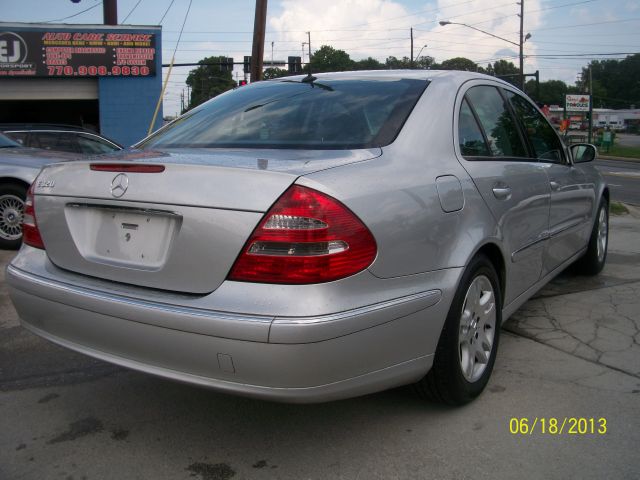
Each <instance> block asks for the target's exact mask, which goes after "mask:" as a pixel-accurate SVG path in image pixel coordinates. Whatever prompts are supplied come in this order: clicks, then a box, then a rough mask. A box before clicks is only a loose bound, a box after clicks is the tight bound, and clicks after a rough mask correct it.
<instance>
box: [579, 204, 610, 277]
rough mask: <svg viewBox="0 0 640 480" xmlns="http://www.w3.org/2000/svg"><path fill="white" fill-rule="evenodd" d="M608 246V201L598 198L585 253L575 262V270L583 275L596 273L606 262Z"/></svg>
mask: <svg viewBox="0 0 640 480" xmlns="http://www.w3.org/2000/svg"><path fill="white" fill-rule="evenodd" d="M608 246H609V202H607V199H606V198H602V200H600V205H599V206H598V213H597V214H596V221H595V222H594V224H593V229H592V230H591V237H589V245H588V246H587V251H586V252H585V254H584V255H583V256H582V257H581V258H580V259H579V260H578V261H577V262H576V264H575V266H576V270H577V271H578V272H579V273H582V274H583V275H597V274H599V273H600V272H601V271H602V269H603V268H604V264H605V263H606V262H607V247H608Z"/></svg>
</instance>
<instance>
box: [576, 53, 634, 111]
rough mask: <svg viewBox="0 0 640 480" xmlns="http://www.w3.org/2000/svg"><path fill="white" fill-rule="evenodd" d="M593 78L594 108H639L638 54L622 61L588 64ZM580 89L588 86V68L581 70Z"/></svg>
mask: <svg viewBox="0 0 640 480" xmlns="http://www.w3.org/2000/svg"><path fill="white" fill-rule="evenodd" d="M589 65H590V66H591V75H592V78H593V97H594V102H593V103H594V106H595V107H598V108H631V105H635V106H636V107H638V106H640V82H638V78H640V53H636V54H635V55H629V56H628V57H626V58H625V59H624V60H594V61H592V62H591V63H590V64H589ZM582 79H583V81H582V82H581V87H582V88H583V89H584V86H585V84H586V85H588V79H589V67H584V68H583V69H582Z"/></svg>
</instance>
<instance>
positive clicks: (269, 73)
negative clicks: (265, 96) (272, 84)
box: [262, 67, 289, 80]
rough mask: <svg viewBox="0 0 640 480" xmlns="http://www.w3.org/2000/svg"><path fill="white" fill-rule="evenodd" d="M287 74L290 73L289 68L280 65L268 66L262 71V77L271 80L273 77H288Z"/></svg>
mask: <svg viewBox="0 0 640 480" xmlns="http://www.w3.org/2000/svg"><path fill="white" fill-rule="evenodd" d="M287 75H289V71H288V70H285V69H284V68H278V67H269V68H266V69H265V70H264V72H262V78H263V79H265V80H269V79H271V78H280V77H286V76H287Z"/></svg>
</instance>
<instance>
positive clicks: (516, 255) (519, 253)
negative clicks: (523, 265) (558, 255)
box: [511, 231, 549, 263]
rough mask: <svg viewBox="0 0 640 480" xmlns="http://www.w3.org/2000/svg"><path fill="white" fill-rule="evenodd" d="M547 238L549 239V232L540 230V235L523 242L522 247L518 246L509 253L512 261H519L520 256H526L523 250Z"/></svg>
mask: <svg viewBox="0 0 640 480" xmlns="http://www.w3.org/2000/svg"><path fill="white" fill-rule="evenodd" d="M548 239H549V232H547V231H544V232H542V233H541V234H540V235H538V237H537V238H535V239H533V240H532V241H530V242H529V243H527V244H525V245H524V246H523V247H520V248H518V249H517V250H515V251H514V252H513V253H512V254H511V261H512V262H513V263H516V262H518V261H520V260H521V259H522V257H524V256H526V252H525V251H526V250H528V249H529V248H531V247H533V246H535V245H537V244H539V243H541V242H544V241H545V240H548Z"/></svg>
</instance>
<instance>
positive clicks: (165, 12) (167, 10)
mask: <svg viewBox="0 0 640 480" xmlns="http://www.w3.org/2000/svg"><path fill="white" fill-rule="evenodd" d="M175 1H176V0H171V3H169V6H168V7H167V9H166V10H165V11H164V13H163V14H162V18H160V21H159V22H158V25H161V24H162V21H163V20H164V17H166V16H167V13H169V10H171V7H172V6H173V2H175Z"/></svg>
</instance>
